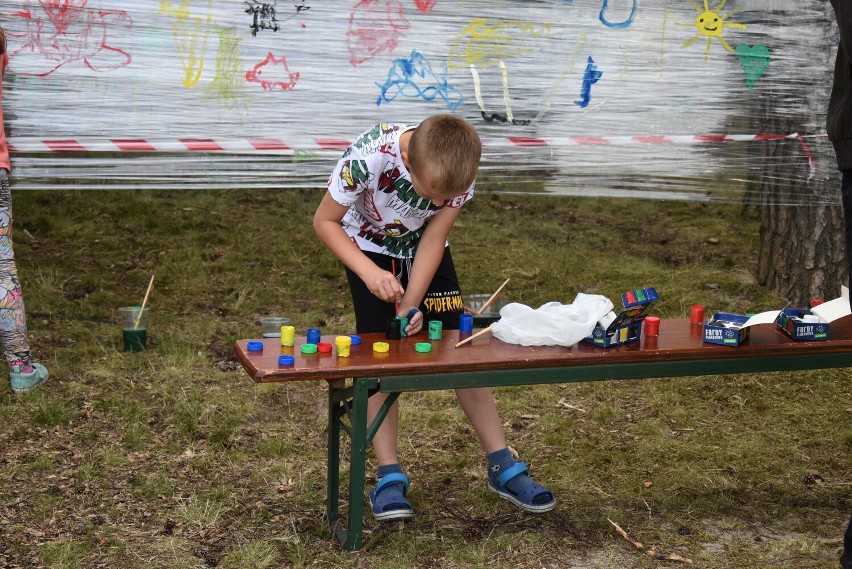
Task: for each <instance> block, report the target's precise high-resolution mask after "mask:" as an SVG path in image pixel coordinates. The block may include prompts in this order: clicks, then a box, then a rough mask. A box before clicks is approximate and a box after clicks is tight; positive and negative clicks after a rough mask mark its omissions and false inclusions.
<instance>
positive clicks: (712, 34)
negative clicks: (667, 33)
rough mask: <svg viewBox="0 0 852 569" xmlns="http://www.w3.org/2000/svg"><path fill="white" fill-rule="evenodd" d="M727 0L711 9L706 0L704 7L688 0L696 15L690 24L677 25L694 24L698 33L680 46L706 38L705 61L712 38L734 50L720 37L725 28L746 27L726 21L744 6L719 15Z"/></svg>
mask: <svg viewBox="0 0 852 569" xmlns="http://www.w3.org/2000/svg"><path fill="white" fill-rule="evenodd" d="M727 2H728V0H722V1H721V2H719V5H718V6H716V7H715V8H713V9H710V4H709V1H708V0H704V9H702V8H701V6H699V5H698V4H696V3H695V2H694V1H693V0H689V3H690V4H692V5H693V6H694V7H695V10H696V11H697V12H698V15H697V16H695V21H694V22H693V23H691V24H677V25H678V26H695V27H696V28H697V29H698V33H697V34H695V35H694V36H692V38H691V39H689V40H688V41H687V42H686V43H684V44H683V45H682V46H680V47H681V48H685V47H689V46H691V45H692V44H694V43H695V42H696V41H698V40H699V39H700V38H702V37H705V38H707V49H705V50H704V61H707V57H708V56H709V55H710V46H712V45H713V39H714V38H715V39H717V40H719V43H720V44H722V47H724V48H725V49H727V50H728V51H730V52H731V53H733V52H734V48H732V47H731V45H730V44H729V43H728V42H726V41H725V38H724V37H722V32H723V31H724V30H725V28H738V29H740V30H744V29H746V26H745V24H737V23H735V22H730V23H728V22H726V20H727V19H728V18H730V17H731V16H733V15H734V14H736V13H737V12H742V11H743V10H744V9H745V8H737V9H736V10H733V11H731V12H728V14H726V15H724V16H723V15H721V14H720V12H721V11H722V8H724V7H725V4H726V3H727Z"/></svg>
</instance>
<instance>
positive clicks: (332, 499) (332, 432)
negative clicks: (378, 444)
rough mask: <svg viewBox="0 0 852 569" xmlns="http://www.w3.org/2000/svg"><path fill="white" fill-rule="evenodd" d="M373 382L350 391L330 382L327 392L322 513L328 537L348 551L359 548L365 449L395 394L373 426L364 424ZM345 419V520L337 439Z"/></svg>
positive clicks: (375, 385) (359, 382)
mask: <svg viewBox="0 0 852 569" xmlns="http://www.w3.org/2000/svg"><path fill="white" fill-rule="evenodd" d="M378 384H379V382H378V380H377V379H376V378H360V379H356V380H355V381H354V385H353V386H352V387H351V388H346V387H345V384H344V383H343V382H342V381H333V382H332V381H330V382H329V389H328V473H327V475H328V476H327V477H328V487H327V488H326V500H327V504H326V511H327V515H328V523H329V526H330V527H331V530H332V533H333V534H334V536H335V537H336V538H337V540H338V541H339V542H340V544H341V545H343V546H344V547H345V548H346V549H347V550H349V551H356V550H358V549H360V548H361V538H362V534H363V527H364V490H365V486H366V478H367V475H366V464H367V447H368V446H369V445H370V443H372V441H373V437H375V435H376V433H377V432H378V430H379V427H380V426H381V425H382V422H383V421H384V420H385V417H387V415H388V412H389V411H390V408H391V406H392V405H393V404H394V402H396V400H397V398H398V397H399V393H389V394H388V396H387V398H386V399H385V402H384V403H383V404H382V406H381V408H380V409H379V411H378V412H377V413H376V416H375V417H374V418H373V422H372V423H370V424H369V425H368V424H367V400H368V399H369V398H370V395H372V394H373V393H375V392H376V391H377V389H378ZM343 417H349V421H350V423H351V425H350V428H349V434H350V436H351V443H352V450H351V452H350V461H349V510H348V512H347V517H348V518H349V520H348V521H349V524H348V526H349V527H348V528H347V524H346V519H345V518H344V517H343V515H342V514H341V513H340V510H339V502H340V437H341V433H342V431H343V429H342V425H341V420H342V419H343Z"/></svg>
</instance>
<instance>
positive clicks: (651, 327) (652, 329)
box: [644, 316, 660, 336]
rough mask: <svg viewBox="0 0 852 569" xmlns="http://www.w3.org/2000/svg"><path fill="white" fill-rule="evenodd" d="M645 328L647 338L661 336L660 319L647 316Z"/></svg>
mask: <svg viewBox="0 0 852 569" xmlns="http://www.w3.org/2000/svg"><path fill="white" fill-rule="evenodd" d="M644 326H645V335H646V336H659V335H660V319H659V318H657V317H656V316H646V317H645V322H644Z"/></svg>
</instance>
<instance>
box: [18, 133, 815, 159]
mask: <svg viewBox="0 0 852 569" xmlns="http://www.w3.org/2000/svg"><path fill="white" fill-rule="evenodd" d="M824 136H825V134H813V135H800V134H798V133H793V134H696V135H642V136H567V137H561V138H529V137H505V138H488V137H483V139H482V144H483V146H485V147H501V146H502V147H558V146H607V145H609V146H625V145H640V144H708V143H713V144H719V143H725V142H749V141H766V140H782V139H797V140H799V141H800V142H802V143H803V142H804V141H803V139H804V138H821V137H824ZM7 142H8V146H9V151H10V152H17V153H40V152H173V153H174V152H232V153H242V154H244V153H251V154H255V153H269V154H293V153H296V152H315V151H336V152H338V151H342V150H345V149H346V148H348V147H349V145H350V144H351V141H349V140H340V139H325V138H313V139H305V140H292V141H290V142H285V141H284V140H280V139H256V138H235V139H214V138H179V139H171V140H147V139H139V138H126V139H107V138H56V139H36V138H15V137H12V138H9V139H8V141H7Z"/></svg>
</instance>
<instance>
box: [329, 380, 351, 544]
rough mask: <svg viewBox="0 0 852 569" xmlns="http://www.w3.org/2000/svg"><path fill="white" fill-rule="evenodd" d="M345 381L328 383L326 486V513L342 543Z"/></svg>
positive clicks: (344, 537)
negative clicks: (341, 458) (342, 451)
mask: <svg viewBox="0 0 852 569" xmlns="http://www.w3.org/2000/svg"><path fill="white" fill-rule="evenodd" d="M344 388H345V384H344V382H343V381H334V382H332V381H330V382H329V384H328V472H327V478H328V481H327V486H326V513H327V515H328V525H329V527H331V531H332V533H333V534H334V536H335V537H336V538H337V540H338V541H339V542H340V543H345V542H346V533H347V532H346V524H345V521H344V519H343V516H341V515H340V510H339V501H340V416H341V414H342V413H343V409H342V403H341V400H342V399H343V392H344V391H345V389H344Z"/></svg>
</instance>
